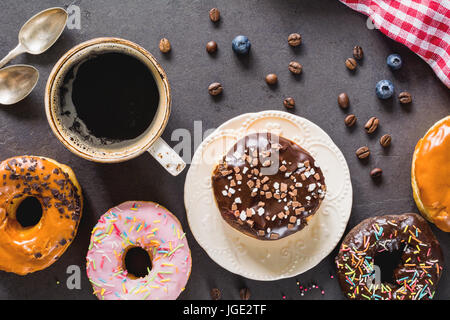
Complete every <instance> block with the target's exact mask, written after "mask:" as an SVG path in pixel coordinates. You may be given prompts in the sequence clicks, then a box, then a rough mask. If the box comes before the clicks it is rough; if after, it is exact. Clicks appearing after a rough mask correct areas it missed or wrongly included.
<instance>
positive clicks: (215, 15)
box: [209, 8, 220, 22]
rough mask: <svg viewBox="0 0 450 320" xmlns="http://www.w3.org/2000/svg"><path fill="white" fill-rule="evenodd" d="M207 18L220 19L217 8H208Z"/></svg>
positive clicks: (215, 20)
mask: <svg viewBox="0 0 450 320" xmlns="http://www.w3.org/2000/svg"><path fill="white" fill-rule="evenodd" d="M209 18H210V19H211V21H212V22H217V21H219V20H220V11H219V9H217V8H212V9H211V10H209Z"/></svg>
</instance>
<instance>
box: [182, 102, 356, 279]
mask: <svg viewBox="0 0 450 320" xmlns="http://www.w3.org/2000/svg"><path fill="white" fill-rule="evenodd" d="M255 131H258V132H267V131H269V132H273V133H276V134H278V135H281V136H283V137H286V138H288V139H290V140H292V141H294V142H296V143H297V144H299V145H300V146H301V147H303V148H305V149H306V150H307V151H308V152H310V153H311V155H312V156H313V157H314V159H315V160H316V162H317V163H318V164H319V165H320V167H321V169H322V172H323V174H324V176H325V183H326V185H327V195H326V197H325V199H324V201H323V202H322V204H321V206H320V208H319V210H318V211H317V212H316V214H315V215H314V216H313V219H311V221H310V223H309V225H308V226H306V227H305V228H304V229H303V230H301V231H299V232H297V233H295V234H293V235H291V236H288V237H286V238H283V239H280V240H277V241H261V240H257V239H253V238H251V237H248V236H246V235H244V234H242V233H240V232H239V231H237V230H235V229H233V228H232V227H230V226H229V225H228V224H227V223H226V222H225V221H224V220H223V219H222V217H221V215H220V212H219V210H218V209H217V207H216V203H215V199H214V194H213V191H212V185H211V174H212V171H213V169H214V167H215V165H216V164H217V162H218V161H219V159H221V158H222V157H223V155H224V154H225V153H226V152H227V151H228V150H229V149H230V148H231V147H232V146H233V145H234V143H235V142H236V141H237V140H238V139H240V138H241V137H243V136H245V135H246V134H248V133H250V132H255ZM352 199H353V193H352V184H351V180H350V172H349V170H348V166H347V162H346V161H345V158H344V156H343V155H342V152H341V151H340V150H339V148H338V147H337V146H336V145H335V144H334V143H333V141H332V140H331V138H330V137H329V136H328V135H327V134H326V133H325V132H324V131H323V130H322V129H321V128H319V127H318V126H317V125H315V124H314V123H312V122H311V121H309V120H306V119H304V118H302V117H298V116H296V115H292V114H290V113H286V112H281V111H264V112H260V113H247V114H243V115H240V116H238V117H236V118H233V119H231V120H229V121H227V122H225V123H224V124H223V125H221V126H220V127H219V128H217V129H216V130H215V131H214V132H213V133H212V134H211V135H209V136H208V137H207V138H206V139H205V140H204V141H203V142H202V144H201V145H200V147H199V148H198V149H197V150H196V152H195V154H194V157H193V159H192V164H191V166H190V168H189V171H188V173H187V177H186V182H185V186H184V203H185V207H186V213H187V217H188V222H189V226H190V229H191V231H192V233H193V235H194V237H195V239H196V240H197V242H198V243H199V244H200V246H202V247H203V249H204V250H205V251H206V253H207V254H208V255H209V256H210V257H211V259H213V260H214V261H215V262H216V263H217V264H219V265H220V266H222V267H223V268H225V269H227V270H228V271H231V272H233V273H236V274H239V275H241V276H243V277H246V278H249V279H254V280H263V281H272V280H277V279H282V278H289V277H293V276H296V275H298V274H300V273H303V272H305V271H307V270H309V269H311V268H313V267H314V266H316V265H317V264H318V263H319V262H320V261H322V260H323V259H324V258H325V257H326V256H327V255H328V254H330V252H331V251H332V250H333V249H334V247H335V246H336V245H337V243H338V242H339V240H340V239H341V237H342V235H343V233H344V230H345V227H346V225H347V222H348V219H349V217H350V213H351V208H352Z"/></svg>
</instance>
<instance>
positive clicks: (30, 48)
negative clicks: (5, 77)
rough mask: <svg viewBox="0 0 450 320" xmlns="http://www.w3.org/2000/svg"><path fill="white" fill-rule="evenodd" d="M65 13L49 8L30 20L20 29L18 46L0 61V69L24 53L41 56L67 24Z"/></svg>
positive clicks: (61, 10)
mask: <svg viewBox="0 0 450 320" xmlns="http://www.w3.org/2000/svg"><path fill="white" fill-rule="evenodd" d="M67 17H68V15H67V12H66V10H64V9H62V8H50V9H47V10H44V11H41V12H39V13H38V14H36V15H34V16H33V17H32V18H30V19H29V20H28V21H27V22H26V23H25V24H24V25H23V27H22V28H21V29H20V32H19V44H18V45H17V47H15V48H14V49H13V50H12V51H11V52H10V53H8V55H7V56H6V57H5V58H3V59H2V60H1V61H0V68H1V67H3V66H4V65H5V64H7V63H8V62H9V61H11V60H12V59H14V58H15V57H17V56H18V55H19V54H22V53H24V52H27V53H31V54H41V53H43V52H45V51H46V50H47V49H48V48H50V47H51V46H52V45H53V44H54V43H55V41H56V40H58V38H59V36H60V35H61V33H62V32H63V31H64V28H65V26H66V22H67Z"/></svg>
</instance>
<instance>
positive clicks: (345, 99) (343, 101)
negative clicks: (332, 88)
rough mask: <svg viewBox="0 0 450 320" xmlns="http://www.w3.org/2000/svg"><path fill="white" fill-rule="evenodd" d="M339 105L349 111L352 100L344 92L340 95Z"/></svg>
mask: <svg viewBox="0 0 450 320" xmlns="http://www.w3.org/2000/svg"><path fill="white" fill-rule="evenodd" d="M338 104H339V106H340V107H341V108H342V109H347V108H348V106H349V104H350V99H349V98H348V95H347V94H346V93H345V92H343V93H341V94H339V95H338Z"/></svg>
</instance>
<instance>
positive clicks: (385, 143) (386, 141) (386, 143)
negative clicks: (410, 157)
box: [380, 134, 392, 148]
mask: <svg viewBox="0 0 450 320" xmlns="http://www.w3.org/2000/svg"><path fill="white" fill-rule="evenodd" d="M391 141H392V137H391V135H390V134H385V135H384V136H382V137H381V138H380V144H381V146H382V147H385V148H386V147H388V146H389V145H390V144H391Z"/></svg>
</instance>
